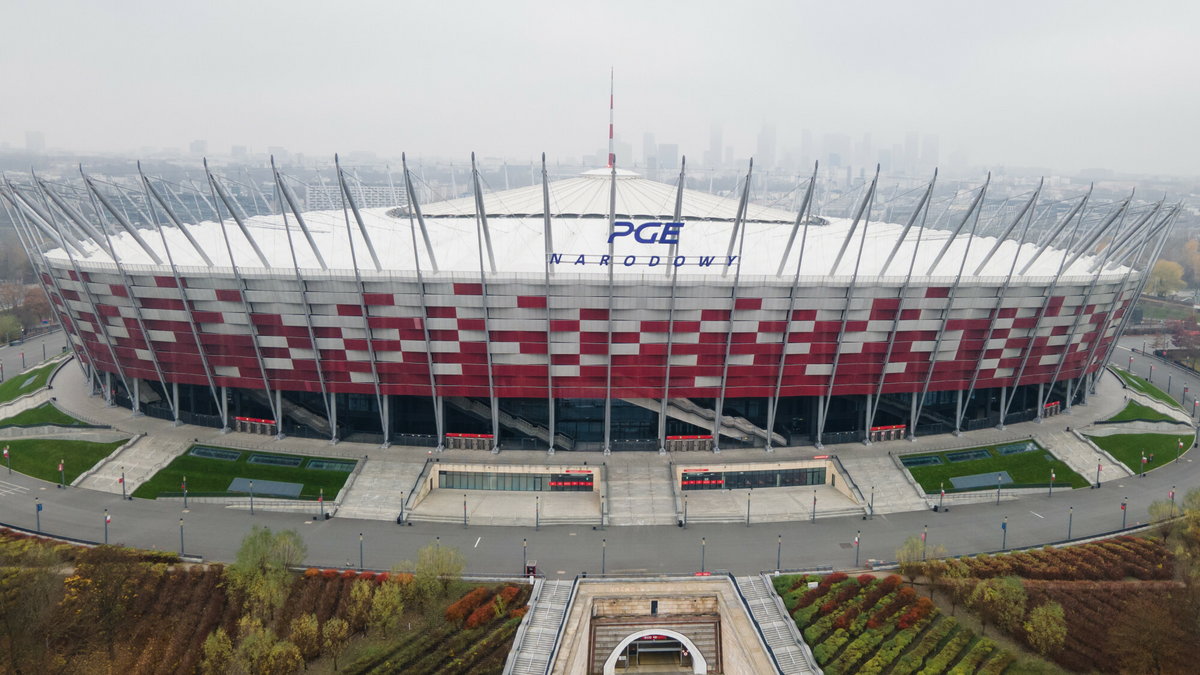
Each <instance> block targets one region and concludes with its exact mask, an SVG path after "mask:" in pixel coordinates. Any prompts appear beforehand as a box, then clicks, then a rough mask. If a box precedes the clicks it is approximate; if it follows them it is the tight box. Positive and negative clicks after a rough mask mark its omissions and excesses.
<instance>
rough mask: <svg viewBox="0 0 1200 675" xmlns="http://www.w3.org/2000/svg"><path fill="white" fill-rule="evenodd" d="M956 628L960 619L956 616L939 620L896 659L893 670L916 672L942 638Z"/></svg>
mask: <svg viewBox="0 0 1200 675" xmlns="http://www.w3.org/2000/svg"><path fill="white" fill-rule="evenodd" d="M956 628H958V621H957V620H956V619H955V618H954V617H952V616H950V617H942V620H941V621H938V622H937V623H936V624H934V625H933V626H932V627H931V628H930V629H929V630H927V631H925V635H923V636H921V639H920V641H919V642H917V643H916V644H915V645H913V646H912V648H911V649H909V650H908V651H907V652H904V654H903V655H902V656H901V657H900V658H899V659H897V660H896V663H895V667H894V670H893V671H892V672H897V673H912V672H916V670H917V669H918V668H920V667H921V663H922V662H924V661H925V657H926V656H928V655H929V653H930V652H932V651H933V650H934V649H936V648H937V646H938V645H939V644H941V642H942V640H944V639H946V637H947V636H949V635H950V633H952V632H953V631H954V630H955V629H956Z"/></svg>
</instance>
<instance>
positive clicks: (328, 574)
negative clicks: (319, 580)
mask: <svg viewBox="0 0 1200 675" xmlns="http://www.w3.org/2000/svg"><path fill="white" fill-rule="evenodd" d="M321 576H323V577H325V578H326V579H336V578H337V577H338V571H337V570H322V572H321Z"/></svg>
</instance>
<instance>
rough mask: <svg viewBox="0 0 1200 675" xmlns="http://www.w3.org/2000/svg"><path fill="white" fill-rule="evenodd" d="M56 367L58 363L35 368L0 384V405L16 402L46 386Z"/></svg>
mask: <svg viewBox="0 0 1200 675" xmlns="http://www.w3.org/2000/svg"><path fill="white" fill-rule="evenodd" d="M57 367H58V361H54V362H52V363H47V364H46V365H44V366H42V367H41V368H35V369H33V370H31V371H29V372H25V373H21V374H19V375H13V376H12V377H10V378H8V379H7V380H5V381H3V382H0V403H8V402H9V401H13V400H16V399H18V398H20V397H22V396H24V395H25V394H32V393H33V392H35V391H37V390H39V389H41V388H42V387H45V386H46V383H47V382H49V381H50V374H51V373H53V372H54V369H55V368H57Z"/></svg>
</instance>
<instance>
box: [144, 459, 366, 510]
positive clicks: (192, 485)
mask: <svg viewBox="0 0 1200 675" xmlns="http://www.w3.org/2000/svg"><path fill="white" fill-rule="evenodd" d="M205 447H210V446H205ZM221 450H226V448H221ZM231 451H232V452H238V453H241V456H240V457H238V459H237V461H226V460H221V459H210V458H207V457H196V456H194V455H192V454H190V452H191V450H190V449H189V451H188V452H186V453H184V454H182V455H180V456H178V457H176V458H175V459H174V460H173V461H172V462H171V463H170V464H168V465H167V466H166V468H164V469H163V470H162V471H159V472H158V473H156V474H154V477H153V478H151V479H150V480H148V481H146V482H145V483H142V485H140V486H139V487H138V489H137V490H135V491H134V492H133V496H134V497H141V498H144V499H156V498H157V497H159V496H172V497H174V496H178V495H181V494H182V492H181V490H180V488H181V486H182V484H183V479H184V477H185V476H186V477H187V486H188V494H190V495H197V496H198V495H199V494H207V495H227V494H228V495H231V496H232V495H233V493H229V492H227V490H228V488H229V482H230V481H232V480H233V479H234V478H248V479H251V480H274V481H280V482H284V483H302V484H303V485H304V488H303V489H302V490H301V491H300V498H301V499H316V498H317V495H318V494H320V490H321V489H322V488H324V489H325V498H326V499H333V498H334V497H336V496H337V493H338V491H339V490H341V489H342V486H343V485H344V484H345V483H346V479H347V478H348V477H349V476H350V472H348V471H326V470H319V469H309V468H307V466H308V462H309V461H310V460H312V459H329V460H336V461H353V460H346V459H343V458H335V457H330V458H325V457H312V458H309V457H305V461H304V463H303V464H302V465H301V466H299V467H286V466H271V465H268V464H252V463H250V462H248V461H247V460H248V459H249V458H250V456H251V455H266V456H271V457H300V455H286V454H282V453H271V452H258V451H249V450H231Z"/></svg>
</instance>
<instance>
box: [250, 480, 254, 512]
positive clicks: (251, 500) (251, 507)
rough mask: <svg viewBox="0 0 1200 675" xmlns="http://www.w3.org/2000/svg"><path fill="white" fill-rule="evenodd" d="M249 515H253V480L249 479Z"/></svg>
mask: <svg viewBox="0 0 1200 675" xmlns="http://www.w3.org/2000/svg"><path fill="white" fill-rule="evenodd" d="M250 515H254V481H250Z"/></svg>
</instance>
